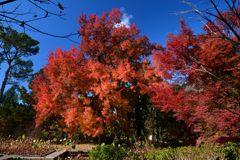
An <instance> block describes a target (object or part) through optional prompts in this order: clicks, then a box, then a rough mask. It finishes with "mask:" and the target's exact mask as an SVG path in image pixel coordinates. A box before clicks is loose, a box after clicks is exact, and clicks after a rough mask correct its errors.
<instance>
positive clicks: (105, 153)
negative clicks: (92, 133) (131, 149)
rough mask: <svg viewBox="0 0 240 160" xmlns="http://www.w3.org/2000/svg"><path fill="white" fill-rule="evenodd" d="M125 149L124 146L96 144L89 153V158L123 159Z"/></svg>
mask: <svg viewBox="0 0 240 160" xmlns="http://www.w3.org/2000/svg"><path fill="white" fill-rule="evenodd" d="M126 153H127V150H126V149H125V148H124V147H120V146H116V145H115V144H114V143H113V144H112V145H105V144H104V143H103V144H102V145H101V146H97V147H95V148H93V149H92V151H91V152H90V153H89V158H90V160H123V159H124V157H125V155H126Z"/></svg>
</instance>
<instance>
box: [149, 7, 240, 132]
mask: <svg viewBox="0 0 240 160" xmlns="http://www.w3.org/2000/svg"><path fill="white" fill-rule="evenodd" d="M237 10H238V8H237V9H236V10H235V11H237ZM219 16H222V17H223V18H224V19H225V20H227V22H228V23H229V24H231V26H232V27H233V28H235V29H236V30H235V31H237V34H239V31H238V29H237V28H238V23H239V20H238V18H237V15H234V14H233V12H232V11H231V10H230V11H226V12H221V15H219ZM212 23H214V25H213V24H212ZM180 25H181V30H180V32H179V34H177V35H174V34H169V35H168V41H167V44H166V47H165V48H163V49H162V50H161V51H160V52H155V53H154V55H153V58H154V64H155V71H156V74H158V75H160V76H161V77H163V78H164V79H168V80H171V81H172V82H177V83H179V82H181V83H186V84H187V85H186V86H185V88H183V89H180V90H179V92H178V93H176V92H174V90H173V89H172V85H170V84H167V83H165V84H164V85H163V83H161V85H160V84H158V83H153V84H152V85H151V87H150V91H151V93H152V95H153V96H154V97H153V98H152V101H153V102H154V103H155V104H156V105H157V106H159V107H161V108H162V110H164V111H174V112H176V114H175V115H176V116H177V118H178V120H184V121H185V122H186V123H187V124H188V125H189V126H193V127H194V128H195V130H202V131H203V132H204V133H205V134H215V133H216V132H222V133H223V134H228V135H236V134H237V133H238V132H239V127H240V126H239V116H240V110H239V102H240V94H239V87H240V83H239V80H240V79H239V77H240V75H239V74H240V72H239V71H240V68H239V65H240V64H239V60H240V59H239V58H240V55H239V49H238V47H237V46H236V45H234V44H233V43H232V42H231V41H228V40H227V39H229V40H234V41H236V42H239V41H238V39H237V38H236V35H235V34H233V32H232V30H230V28H229V26H226V24H225V23H223V22H222V20H221V18H219V17H217V18H216V22H213V21H211V22H208V23H207V26H204V27H203V33H201V34H194V33H193V30H192V29H191V28H189V27H188V24H187V23H185V21H184V20H180ZM216 26H217V28H218V29H219V30H218V29H216ZM222 36H225V37H227V39H226V38H223V37H222Z"/></svg>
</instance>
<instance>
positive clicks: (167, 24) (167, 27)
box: [0, 0, 211, 91]
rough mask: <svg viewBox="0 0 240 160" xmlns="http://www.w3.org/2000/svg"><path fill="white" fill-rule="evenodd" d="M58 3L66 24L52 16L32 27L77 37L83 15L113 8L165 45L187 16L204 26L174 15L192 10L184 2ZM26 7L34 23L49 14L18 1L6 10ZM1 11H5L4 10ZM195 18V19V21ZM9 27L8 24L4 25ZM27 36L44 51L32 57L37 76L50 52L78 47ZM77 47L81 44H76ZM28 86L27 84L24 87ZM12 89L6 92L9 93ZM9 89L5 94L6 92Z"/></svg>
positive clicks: (104, 0) (72, 0)
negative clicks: (79, 22) (170, 34)
mask: <svg viewBox="0 0 240 160" xmlns="http://www.w3.org/2000/svg"><path fill="white" fill-rule="evenodd" d="M52 1H53V2H55V3H58V2H60V3H61V4H62V6H63V7H65V8H64V10H63V11H62V12H63V14H66V15H65V16H63V18H65V19H66V20H62V19H60V18H58V17H55V16H51V17H49V18H46V19H42V20H37V21H33V22H31V23H30V24H31V25H32V26H34V27H36V28H38V29H40V30H41V31H44V32H47V33H51V34H55V35H67V34H70V33H75V32H76V30H78V29H79V26H78V23H77V20H78V16H79V15H80V14H81V12H83V13H86V14H87V15H90V14H97V15H102V13H103V12H110V11H111V10H112V9H113V8H120V9H121V10H122V11H123V19H122V21H123V22H124V23H125V24H128V23H130V24H132V23H136V26H139V29H140V30H141V33H140V34H142V35H144V34H146V35H147V36H148V37H149V39H150V41H151V42H157V43H158V44H162V45H163V46H164V45H165V44H164V41H166V40H167V38H166V36H167V34H168V33H177V32H178V31H179V28H180V27H179V24H178V20H179V19H180V18H181V16H183V17H184V18H185V19H186V21H187V22H188V23H189V24H190V26H191V27H192V28H193V29H194V31H195V32H200V31H201V30H200V28H201V27H202V25H203V24H201V23H200V22H198V20H196V19H195V18H196V14H193V13H187V14H183V15H175V14H172V13H174V12H175V11H186V10H189V9H191V8H190V7H189V6H188V5H187V4H184V3H181V2H180V0H169V1H167V0H165V1H161V0H70V1H69V0H68V1H67V0H58V1H57V0H52ZM20 3H22V5H21V6H20V8H19V9H18V11H19V12H21V11H26V12H27V11H29V9H31V12H33V13H34V14H31V15H29V16H28V17H27V18H30V19H32V17H33V16H34V15H35V14H36V15H38V17H39V16H44V15H45V12H41V11H40V10H38V9H37V8H36V7H34V6H33V5H32V4H30V3H29V2H27V1H26V0H17V1H16V2H13V3H11V4H8V5H5V6H4V7H5V9H7V10H10V9H12V8H14V7H15V6H17V5H19V4H20ZM192 3H199V1H198V0H192ZM210 6H211V4H209V3H207V2H203V3H202V4H200V5H199V8H200V10H201V9H204V8H206V7H210ZM42 7H43V8H45V9H47V10H50V11H52V12H56V13H59V12H60V9H59V8H58V7H57V6H54V5H43V6H42ZM0 10H1V9H0ZM193 17H195V18H193ZM19 18H20V19H21V18H22V20H26V19H27V18H26V17H19ZM4 25H5V26H6V25H7V24H4ZM12 28H13V29H16V30H17V31H18V32H23V31H24V30H23V28H22V27H19V26H18V25H15V24H13V25H12ZM26 33H27V34H28V35H30V36H31V37H32V38H33V39H36V40H38V41H39V42H40V44H39V47H40V51H39V53H38V54H37V55H36V56H32V57H29V58H30V59H31V60H32V61H33V63H34V67H33V69H34V72H36V71H38V70H39V69H40V68H42V66H43V65H46V63H47V55H48V54H49V51H50V50H53V51H54V50H55V49H56V48H58V47H62V48H63V50H68V49H70V47H71V46H72V44H74V43H73V42H71V41H69V40H68V39H61V38H55V37H51V36H47V35H43V34H41V33H37V32H31V31H29V30H26ZM71 39H72V40H74V41H77V42H79V43H80V38H79V37H78V36H73V37H71ZM75 45H76V46H77V45H78V44H75ZM1 67H2V69H1V70H0V82H1V83H0V84H2V80H3V76H4V72H5V69H6V65H5V64H2V66H1ZM22 84H23V85H25V86H26V83H22ZM9 87H10V86H8V87H7V88H6V89H8V88H9ZM6 89H5V91H6Z"/></svg>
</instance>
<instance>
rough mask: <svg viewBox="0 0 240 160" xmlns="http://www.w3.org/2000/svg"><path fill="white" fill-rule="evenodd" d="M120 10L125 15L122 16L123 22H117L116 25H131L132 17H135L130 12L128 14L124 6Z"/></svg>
mask: <svg viewBox="0 0 240 160" xmlns="http://www.w3.org/2000/svg"><path fill="white" fill-rule="evenodd" d="M120 11H121V12H122V14H123V16H122V18H121V22H120V23H118V24H116V25H115V26H116V27H118V26H123V25H124V26H126V27H129V25H130V19H132V18H133V16H132V15H131V14H130V15H129V14H127V13H126V12H125V8H123V7H121V8H120Z"/></svg>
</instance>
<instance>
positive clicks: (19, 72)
mask: <svg viewBox="0 0 240 160" xmlns="http://www.w3.org/2000/svg"><path fill="white" fill-rule="evenodd" d="M0 41H1V44H0V48H1V49H2V50H1V52H0V64H2V63H7V65H8V67H7V70H6V71H5V74H4V79H3V82H2V84H1V88H0V104H1V101H2V96H3V92H4V89H5V87H6V85H7V84H10V83H11V84H14V83H15V82H16V81H15V80H25V79H27V78H28V77H29V76H30V75H31V73H32V71H33V70H32V66H33V63H32V61H31V60H26V58H28V57H29V56H32V55H36V54H37V53H38V51H39V47H38V46H37V45H38V44H39V42H38V41H37V40H34V39H32V38H31V37H30V36H28V35H27V34H25V33H18V32H17V31H16V30H13V29H12V28H11V27H4V26H0Z"/></svg>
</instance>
